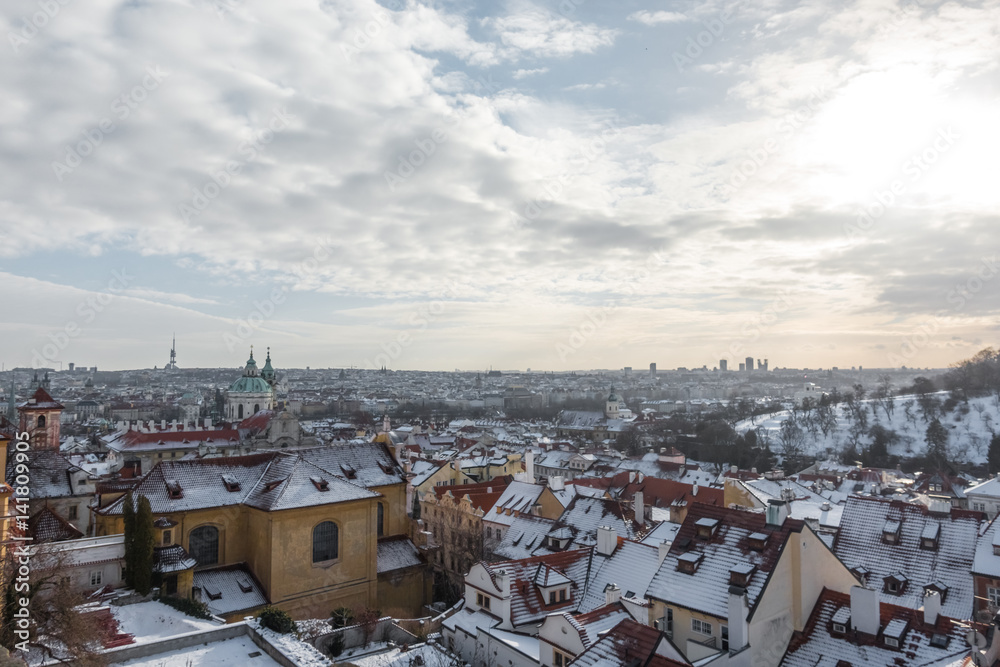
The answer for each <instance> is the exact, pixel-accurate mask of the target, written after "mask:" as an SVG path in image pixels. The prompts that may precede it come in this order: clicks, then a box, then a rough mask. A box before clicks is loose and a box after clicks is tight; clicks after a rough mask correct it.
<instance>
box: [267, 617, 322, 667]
mask: <svg viewBox="0 0 1000 667" xmlns="http://www.w3.org/2000/svg"><path fill="white" fill-rule="evenodd" d="M249 624H250V625H251V626H252V627H253V628H254V629H255V630H256V631H257V632H258V633H259V634H260V636H261V637H263V638H264V641H266V642H268V643H269V644H271V645H272V646H274V647H275V648H277V649H278V650H279V651H281V652H282V653H284V654H285V656H286V657H287V658H288V659H290V660H291V661H292V662H293V663H295V664H296V665H297V666H298V667H328V665H329V664H330V660H329V659H328V658H327V657H326V656H325V655H323V654H322V653H320V652H319V651H318V650H317V649H316V648H315V647H313V645H312V644H307V643H306V642H304V641H302V640H300V639H299V638H298V637H296V636H295V635H294V634H287V635H284V634H281V633H280V632H275V631H274V630H268V629H267V628H265V627H262V626H261V624H260V619H259V618H255V619H253V620H251V621H249ZM248 667H255V665H253V664H251V665H249V666H248Z"/></svg>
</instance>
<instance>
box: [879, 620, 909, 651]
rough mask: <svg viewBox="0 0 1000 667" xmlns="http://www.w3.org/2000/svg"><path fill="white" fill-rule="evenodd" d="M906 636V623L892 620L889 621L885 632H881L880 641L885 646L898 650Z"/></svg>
mask: <svg viewBox="0 0 1000 667" xmlns="http://www.w3.org/2000/svg"><path fill="white" fill-rule="evenodd" d="M905 634H906V621H904V620H901V619H898V618H894V619H892V620H891V621H889V622H888V623H887V624H886V626H885V630H883V631H882V641H883V642H884V643H885V645H886V646H890V647H892V648H899V645H900V644H902V643H903V636H904V635H905Z"/></svg>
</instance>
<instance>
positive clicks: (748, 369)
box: [746, 357, 753, 371]
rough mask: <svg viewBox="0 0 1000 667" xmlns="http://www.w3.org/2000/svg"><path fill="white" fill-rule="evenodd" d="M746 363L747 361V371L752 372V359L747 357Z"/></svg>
mask: <svg viewBox="0 0 1000 667" xmlns="http://www.w3.org/2000/svg"><path fill="white" fill-rule="evenodd" d="M746 361H747V363H746V367H747V371H752V370H753V357H747V360H746Z"/></svg>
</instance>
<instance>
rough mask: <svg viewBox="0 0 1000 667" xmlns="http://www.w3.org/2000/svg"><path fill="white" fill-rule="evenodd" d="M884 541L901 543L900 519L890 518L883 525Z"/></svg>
mask: <svg viewBox="0 0 1000 667" xmlns="http://www.w3.org/2000/svg"><path fill="white" fill-rule="evenodd" d="M882 541H883V542H885V543H886V544H899V521H894V520H891V519H890V520H889V521H886V522H885V525H884V526H882Z"/></svg>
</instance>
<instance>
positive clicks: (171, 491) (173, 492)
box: [166, 479, 184, 500]
mask: <svg viewBox="0 0 1000 667" xmlns="http://www.w3.org/2000/svg"><path fill="white" fill-rule="evenodd" d="M166 484H167V495H168V496H169V497H170V499H171V500H177V499H179V498H183V497H184V490H183V489H182V488H181V483H180V482H178V481H177V480H176V479H168V480H166Z"/></svg>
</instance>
